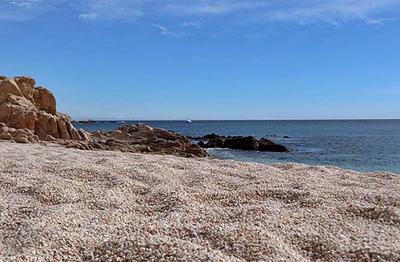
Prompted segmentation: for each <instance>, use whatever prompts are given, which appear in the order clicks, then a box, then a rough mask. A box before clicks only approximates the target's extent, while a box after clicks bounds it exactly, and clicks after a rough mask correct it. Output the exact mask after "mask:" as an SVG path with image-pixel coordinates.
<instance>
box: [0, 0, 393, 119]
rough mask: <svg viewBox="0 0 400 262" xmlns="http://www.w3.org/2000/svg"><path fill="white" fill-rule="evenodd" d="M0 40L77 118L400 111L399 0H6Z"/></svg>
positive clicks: (7, 54) (7, 59) (17, 70)
mask: <svg viewBox="0 0 400 262" xmlns="http://www.w3.org/2000/svg"><path fill="white" fill-rule="evenodd" d="M0 50H1V56H0V57H1V63H0V75H7V76H15V75H30V76H33V77H34V78H35V79H37V82H38V84H39V85H43V86H46V87H48V88H50V89H51V90H52V91H53V92H54V93H55V94H56V96H57V102H58V108H59V111H61V112H66V113H69V114H71V115H72V116H73V117H74V118H77V119H81V118H94V119H140V120H142V119H161V120H164V119H187V118H191V119H332V118H400V0H380V1H377V0H363V1H361V0H336V1H333V0H326V1H315V0H304V1H298V0H290V1H289V0H280V1H278V0H264V1H258V0H253V1H244V0H213V1H211V0H163V1H161V0H113V1H106V0H0Z"/></svg>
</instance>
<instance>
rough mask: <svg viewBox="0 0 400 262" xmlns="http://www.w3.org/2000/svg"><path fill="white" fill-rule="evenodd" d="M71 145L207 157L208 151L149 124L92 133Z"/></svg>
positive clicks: (67, 144) (89, 148)
mask: <svg viewBox="0 0 400 262" xmlns="http://www.w3.org/2000/svg"><path fill="white" fill-rule="evenodd" d="M64 144H65V145H66V146H67V147H72V148H79V149H85V150H113V151H122V152H132V153H154V154H168V155H176V156H184V157H205V156H208V154H207V152H206V151H205V150H204V149H202V148H201V147H200V146H198V145H196V144H192V143H191V142H190V140H189V139H187V138H186V137H184V136H181V135H178V134H176V133H174V132H171V131H167V130H164V129H160V128H153V127H150V126H147V125H143V124H138V125H124V126H121V127H120V128H118V129H117V130H114V131H112V132H95V133H92V135H91V137H90V139H89V140H88V141H66V142H65V143H64Z"/></svg>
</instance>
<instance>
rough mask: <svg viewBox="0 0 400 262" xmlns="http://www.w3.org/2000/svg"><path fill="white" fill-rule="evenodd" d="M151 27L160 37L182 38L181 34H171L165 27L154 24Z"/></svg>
mask: <svg viewBox="0 0 400 262" xmlns="http://www.w3.org/2000/svg"><path fill="white" fill-rule="evenodd" d="M153 26H154V27H155V28H157V29H158V30H159V31H160V34H162V35H166V36H173V37H180V36H183V34H182V33H176V32H172V31H171V30H169V29H168V28H167V27H166V26H163V25H159V24H154V25H153Z"/></svg>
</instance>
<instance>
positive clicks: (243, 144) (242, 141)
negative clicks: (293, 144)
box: [192, 134, 290, 153]
mask: <svg viewBox="0 0 400 262" xmlns="http://www.w3.org/2000/svg"><path fill="white" fill-rule="evenodd" d="M192 139H193V140H200V142H199V145H200V146H201V147H203V148H230V149H240V150H253V151H261V152H283V153H284V152H290V149H289V148H287V147H285V146H283V145H279V144H277V143H275V142H273V141H271V140H268V139H265V138H262V139H257V138H255V137H253V136H247V137H245V136H219V135H216V134H210V135H206V136H204V137H196V138H192Z"/></svg>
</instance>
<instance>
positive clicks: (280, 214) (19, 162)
mask: <svg viewBox="0 0 400 262" xmlns="http://www.w3.org/2000/svg"><path fill="white" fill-rule="evenodd" d="M0 153H1V155H2V157H1V158H0V174H1V175H0V184H1V187H0V196H1V197H0V210H3V212H1V213H0V224H1V225H2V226H1V228H0V230H1V231H0V243H1V245H2V246H0V260H5V261H8V260H13V259H19V260H23V261H24V260H29V259H55V260H57V259H61V258H64V259H69V260H79V259H89V260H90V259H96V258H97V259H107V258H109V259H116V258H122V259H128V260H129V259H130V260H135V259H137V260H146V259H148V260H160V259H166V260H177V259H184V260H207V259H214V260H216V261H237V260H257V259H267V260H268V259H269V260H274V259H275V260H276V259H278V260H283V261H293V260H296V261H312V260H316V259H322V260H329V259H330V260H335V259H336V260H337V259H348V260H357V259H358V260H361V259H370V260H374V259H375V260H377V259H383V260H388V261H395V260H398V259H400V240H399V239H398V235H400V205H399V203H400V195H399V193H398V192H400V177H399V176H398V175H396V174H391V173H387V172H384V173H360V172H355V171H349V170H344V169H340V168H336V167H327V166H308V165H304V164H273V165H264V164H253V163H248V162H237V161H233V160H216V159H211V158H204V159H200V158H199V159H197V158H194V159H188V158H181V157H175V156H168V155H153V154H145V155H144V154H137V153H121V152H115V151H80V150H76V149H66V148H63V147H61V146H42V145H39V144H26V145H22V144H13V143H8V142H2V143H0ZM18 232H19V233H18ZM339 232H340V233H339Z"/></svg>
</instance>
